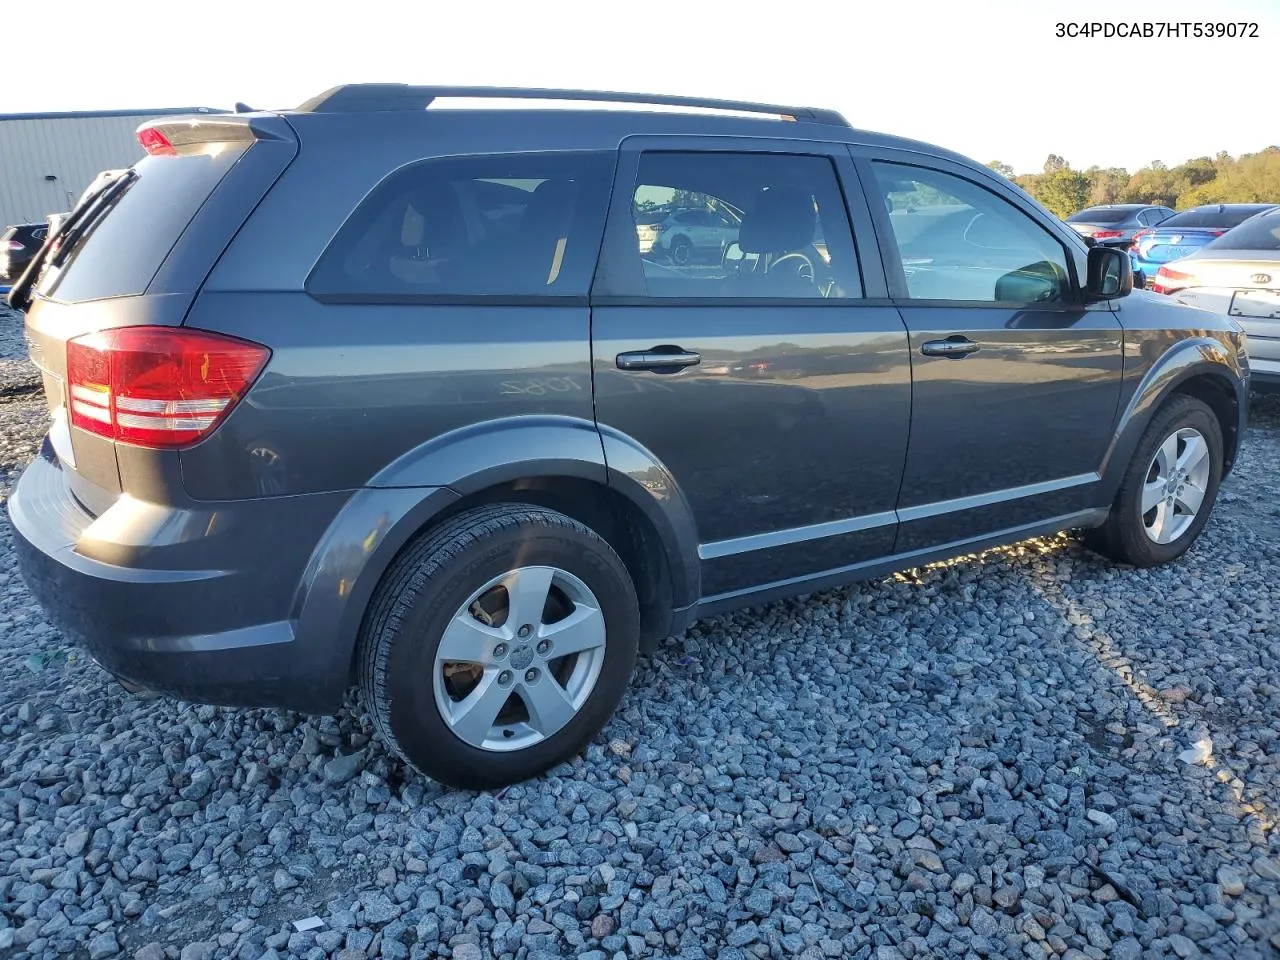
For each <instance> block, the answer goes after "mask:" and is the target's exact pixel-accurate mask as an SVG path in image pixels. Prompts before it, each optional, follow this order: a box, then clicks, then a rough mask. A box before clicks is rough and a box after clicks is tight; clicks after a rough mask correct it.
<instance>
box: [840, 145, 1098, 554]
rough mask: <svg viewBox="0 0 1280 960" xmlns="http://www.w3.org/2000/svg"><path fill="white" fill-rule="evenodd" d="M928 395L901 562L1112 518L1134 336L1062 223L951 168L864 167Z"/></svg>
mask: <svg viewBox="0 0 1280 960" xmlns="http://www.w3.org/2000/svg"><path fill="white" fill-rule="evenodd" d="M858 156H859V162H858V165H859V170H860V172H861V173H862V181H863V183H864V184H867V185H868V188H869V193H870V197H869V201H870V207H871V210H872V213H873V215H874V216H875V218H876V220H877V227H878V231H879V235H880V237H881V250H882V255H883V259H884V262H885V265H886V268H887V270H888V280H889V286H890V289H891V291H892V292H893V294H894V298H895V302H896V303H897V304H898V305H899V308H900V309H901V311H902V316H903V318H904V319H905V321H906V325H907V329H908V331H909V333H910V343H911V363H912V376H913V382H914V392H913V404H912V417H911V440H910V445H909V447H908V451H907V461H906V469H905V473H904V476H903V481H902V494H901V496H900V498H899V500H898V517H899V522H900V524H901V526H900V530H899V536H898V541H897V546H896V552H899V553H903V552H910V551H913V550H920V549H925V548H930V547H937V546H941V545H944V544H953V543H959V542H961V541H965V540H969V539H972V538H976V537H981V536H984V535H990V534H994V533H997V532H1001V531H1005V530H1011V529H1014V528H1017V527H1020V526H1024V525H1027V524H1033V523H1037V522H1042V521H1046V520H1049V519H1051V518H1057V517H1065V516H1069V515H1071V514H1073V513H1076V512H1078V511H1080V510H1083V509H1085V508H1087V507H1092V506H1096V505H1097V503H1096V496H1097V494H1096V488H1097V485H1098V482H1099V470H1100V468H1101V465H1102V460H1103V456H1104V455H1105V452H1106V449H1107V445H1108V442H1109V439H1110V436H1111V431H1112V426H1113V424H1114V422H1115V418H1116V406H1117V403H1118V401H1119V396H1120V383H1121V372H1122V347H1123V340H1122V332H1121V328H1120V324H1119V322H1118V321H1117V319H1116V317H1115V315H1114V313H1113V312H1112V311H1111V310H1110V309H1109V307H1108V305H1106V304H1086V303H1085V302H1084V301H1083V298H1082V297H1081V294H1080V285H1079V281H1078V278H1079V277H1080V276H1081V275H1082V274H1083V271H1084V257H1083V256H1082V255H1080V252H1079V251H1077V250H1075V249H1074V247H1073V248H1068V247H1066V246H1065V245H1064V243H1063V242H1062V240H1061V238H1060V237H1057V236H1055V235H1054V231H1053V230H1052V229H1051V228H1050V226H1049V218H1048V217H1044V216H1042V215H1041V214H1040V213H1038V212H1035V211H1033V210H1030V209H1025V208H1023V207H1022V206H1021V205H1019V204H1017V203H1015V202H1014V201H1013V199H1012V198H1011V197H1006V196H1002V195H1001V194H1000V193H999V192H998V189H997V188H996V187H995V185H994V184H991V183H984V182H982V181H981V180H980V179H978V175H975V174H974V173H973V172H972V171H969V170H967V169H966V168H964V167H962V166H960V165H958V164H950V163H948V162H947V161H944V160H933V159H928V160H926V159H924V158H922V157H921V156H920V155H919V154H907V153H900V152H898V151H888V150H886V151H882V152H878V151H871V150H868V151H865V152H863V151H859V153H858Z"/></svg>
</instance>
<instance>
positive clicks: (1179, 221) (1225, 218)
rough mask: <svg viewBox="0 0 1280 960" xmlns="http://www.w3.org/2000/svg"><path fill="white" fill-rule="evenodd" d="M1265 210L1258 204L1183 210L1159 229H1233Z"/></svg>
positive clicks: (1263, 206) (1163, 223)
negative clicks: (1223, 208) (1254, 205)
mask: <svg viewBox="0 0 1280 960" xmlns="http://www.w3.org/2000/svg"><path fill="white" fill-rule="evenodd" d="M1266 209H1267V207H1266V206H1265V205H1262V204H1260V205H1258V206H1256V207H1227V208H1226V209H1225V210H1219V209H1218V208H1217V207H1205V208H1204V209H1200V210H1184V211H1183V212H1182V213H1175V214H1174V215H1173V216H1172V217H1170V218H1169V219H1168V220H1165V221H1164V222H1162V223H1161V224H1160V229H1161V230H1167V229H1171V228H1173V227H1210V228H1221V227H1234V226H1236V225H1237V224H1240V223H1243V222H1244V221H1245V220H1248V219H1249V218H1250V217H1252V216H1253V215H1254V214H1256V213H1261V212H1262V211H1263V210H1266Z"/></svg>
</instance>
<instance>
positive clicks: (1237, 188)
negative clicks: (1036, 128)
mask: <svg viewBox="0 0 1280 960" xmlns="http://www.w3.org/2000/svg"><path fill="white" fill-rule="evenodd" d="M987 166H988V167H990V168H991V169H992V170H994V171H996V172H997V173H999V174H1001V175H1003V176H1005V177H1008V178H1009V179H1010V180H1012V181H1013V182H1014V183H1016V184H1017V185H1018V186H1020V187H1022V189H1023V190H1025V191H1027V193H1029V194H1031V195H1032V196H1033V197H1035V198H1036V199H1037V200H1039V201H1040V202H1041V203H1042V204H1044V205H1045V206H1046V207H1048V208H1049V209H1050V210H1051V211H1053V212H1054V213H1055V214H1057V215H1058V216H1060V217H1066V216H1069V215H1070V214H1072V213H1075V212H1076V211H1077V210H1081V209H1083V208H1085V207H1091V206H1094V205H1096V204H1100V203H1158V204H1163V205H1164V206H1166V207H1173V208H1174V209H1175V210H1185V209H1187V208H1188V207H1194V206H1198V205H1199V204H1202V203H1280V146H1271V147H1267V148H1266V149H1265V150H1262V151H1261V152H1259V153H1246V154H1242V155H1241V156H1239V157H1232V156H1231V155H1230V154H1228V153H1226V152H1225V151H1223V152H1220V153H1219V154H1218V155H1217V156H1216V157H1212V158H1210V157H1197V158H1195V159H1194V160H1188V161H1187V162H1186V163H1183V164H1179V165H1178V166H1176V167H1168V166H1165V165H1164V164H1163V163H1161V162H1160V161H1159V160H1156V161H1154V162H1152V163H1150V164H1148V165H1147V166H1145V167H1143V168H1142V169H1141V170H1139V171H1138V172H1137V173H1132V174H1131V173H1129V171H1128V170H1125V169H1124V168H1123V167H1090V168H1089V169H1088V170H1074V169H1072V167H1071V165H1070V164H1069V163H1067V161H1066V160H1064V159H1063V158H1062V157H1060V156H1059V155H1058V154H1056V153H1051V154H1049V158H1048V159H1047V160H1045V162H1044V172H1043V173H1024V174H1018V175H1015V174H1014V172H1013V168H1012V167H1011V166H1009V165H1008V164H1007V163H1001V162H1000V161H999V160H993V161H991V162H990V163H988V164H987Z"/></svg>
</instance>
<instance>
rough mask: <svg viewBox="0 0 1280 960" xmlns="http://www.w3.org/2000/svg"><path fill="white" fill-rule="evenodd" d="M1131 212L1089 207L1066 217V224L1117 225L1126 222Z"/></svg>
mask: <svg viewBox="0 0 1280 960" xmlns="http://www.w3.org/2000/svg"><path fill="white" fill-rule="evenodd" d="M1132 215H1133V211H1132V210H1115V209H1109V208H1107V207H1090V208H1089V209H1088V210H1081V211H1080V212H1079V213H1073V214H1072V215H1071V216H1069V217H1067V223H1119V222H1120V221H1121V220H1128V219H1129V217H1130V216H1132Z"/></svg>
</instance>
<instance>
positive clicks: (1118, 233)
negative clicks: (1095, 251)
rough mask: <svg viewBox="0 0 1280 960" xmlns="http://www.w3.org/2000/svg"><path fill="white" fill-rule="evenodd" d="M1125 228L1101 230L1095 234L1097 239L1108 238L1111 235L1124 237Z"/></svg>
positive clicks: (1094, 236) (1094, 237)
mask: <svg viewBox="0 0 1280 960" xmlns="http://www.w3.org/2000/svg"><path fill="white" fill-rule="evenodd" d="M1123 236H1124V231H1123V230H1099V231H1098V232H1097V233H1095V234H1094V235H1093V239H1095V240H1106V239H1107V238H1109V237H1123Z"/></svg>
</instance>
